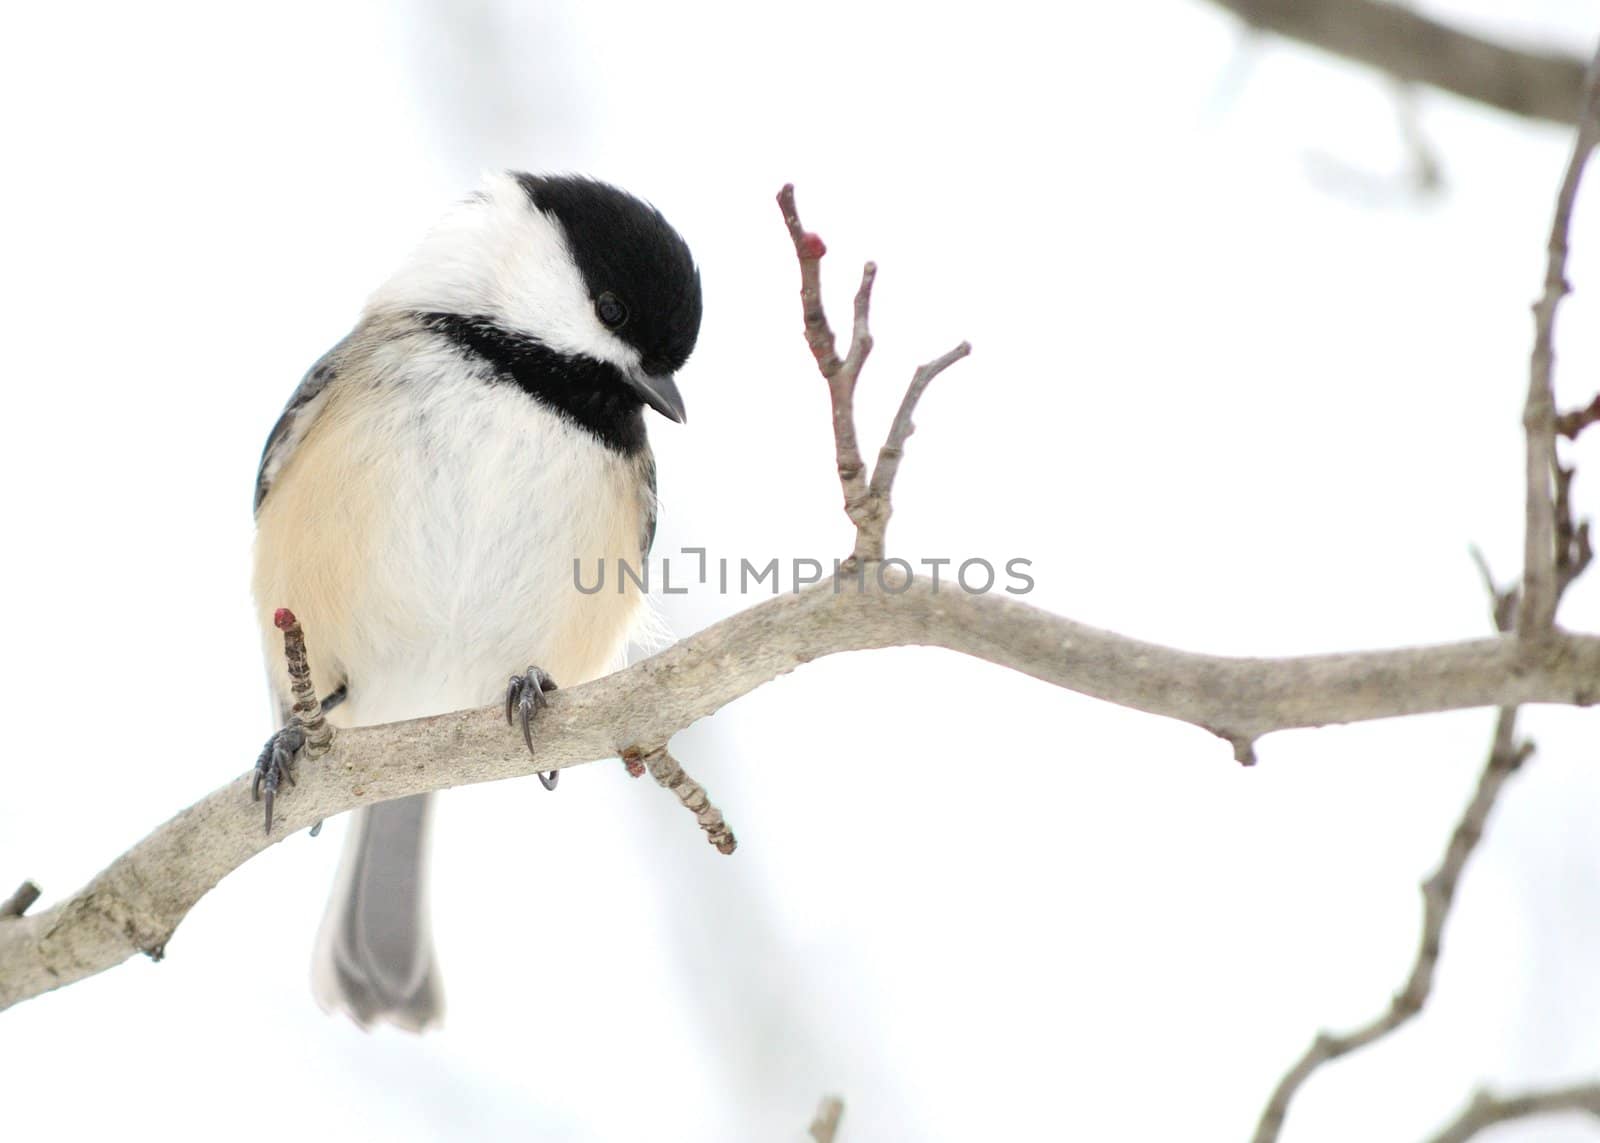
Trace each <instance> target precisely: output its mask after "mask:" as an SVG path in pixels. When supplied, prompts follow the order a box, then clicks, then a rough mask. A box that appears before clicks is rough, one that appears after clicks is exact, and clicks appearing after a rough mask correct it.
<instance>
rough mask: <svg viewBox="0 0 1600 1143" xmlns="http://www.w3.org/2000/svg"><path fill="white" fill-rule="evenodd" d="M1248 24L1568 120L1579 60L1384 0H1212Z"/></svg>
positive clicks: (1416, 78)
mask: <svg viewBox="0 0 1600 1143" xmlns="http://www.w3.org/2000/svg"><path fill="white" fill-rule="evenodd" d="M1211 2H1212V3H1213V4H1215V5H1216V6H1217V7H1219V8H1225V9H1227V10H1228V11H1229V12H1232V13H1233V14H1234V15H1236V16H1238V17H1239V18H1240V19H1241V20H1243V21H1244V22H1245V23H1246V24H1247V25H1249V26H1250V27H1252V28H1261V29H1265V30H1267V31H1271V32H1275V33H1277V34H1278V35H1281V36H1287V37H1290V38H1291V39H1296V40H1300V41H1302V42H1304V43H1307V44H1310V45H1312V46H1313V47H1317V48H1321V49H1322V50H1323V51H1326V52H1331V53H1333V54H1334V55H1337V56H1342V57H1343V58H1345V59H1348V60H1352V61H1354V62H1356V63H1361V64H1366V65H1367V66H1369V67H1373V68H1376V69H1378V70H1379V71H1382V72H1384V73H1386V74H1388V75H1391V76H1393V77H1394V78H1396V79H1398V80H1402V81H1407V82H1413V83H1423V84H1427V85H1428V86H1430V87H1436V88H1439V89H1440V90H1442V91H1448V92H1450V93H1452V94H1454V95H1459V96H1461V97H1462V98H1464V99H1471V100H1474V101H1475V102H1478V103H1483V104H1487V105H1488V106H1490V107H1496V108H1499V109H1500V110H1501V111H1509V112H1511V113H1513V114H1515V115H1525V116H1528V117H1529V118H1533V119H1548V120H1551V121H1553V122H1557V123H1572V122H1575V121H1576V120H1577V118H1578V108H1579V100H1580V99H1581V97H1582V93H1583V91H1584V82H1583V77H1584V61H1583V59H1582V58H1580V57H1577V56H1573V55H1569V54H1567V53H1565V52H1560V51H1548V50H1540V49H1537V48H1531V47H1511V46H1508V45H1505V44H1500V43H1496V42H1495V41H1493V40H1489V39H1485V38H1483V37H1481V36H1475V35H1472V34H1471V33H1469V32H1463V31H1459V30H1457V29H1455V28H1452V27H1450V26H1449V25H1448V24H1443V23H1440V22H1439V21H1438V20H1434V19H1432V18H1430V17H1428V16H1424V15H1422V14H1420V13H1417V12H1412V11H1408V10H1407V9H1405V8H1402V7H1399V6H1397V5H1394V4H1388V3H1383V2H1382V0H1211Z"/></svg>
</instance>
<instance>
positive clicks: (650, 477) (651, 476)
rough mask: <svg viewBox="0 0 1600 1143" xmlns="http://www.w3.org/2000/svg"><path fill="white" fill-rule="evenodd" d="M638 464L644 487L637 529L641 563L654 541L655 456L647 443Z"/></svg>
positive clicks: (648, 553) (648, 554) (646, 556)
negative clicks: (642, 512)
mask: <svg viewBox="0 0 1600 1143" xmlns="http://www.w3.org/2000/svg"><path fill="white" fill-rule="evenodd" d="M640 465H641V468H642V469H643V471H642V472H641V473H640V478H641V479H642V480H643V481H644V488H645V497H644V520H643V521H642V523H641V524H640V529H639V563H640V564H641V565H642V564H643V563H644V561H645V560H647V559H649V558H650V549H651V547H652V546H654V544H655V542H656V457H655V454H654V453H653V452H651V451H650V448H649V446H648V445H647V446H645V450H644V458H643V460H641V461H640Z"/></svg>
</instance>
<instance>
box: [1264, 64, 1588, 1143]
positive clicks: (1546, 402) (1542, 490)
mask: <svg viewBox="0 0 1600 1143" xmlns="http://www.w3.org/2000/svg"><path fill="white" fill-rule="evenodd" d="M1583 108H1584V112H1583V115H1582V117H1581V119H1580V122H1579V126H1578V131H1577V138H1576V140H1575V142H1574V144H1573V151H1572V157H1571V159H1570V161H1569V162H1568V164H1567V169H1566V174H1565V176H1564V178H1563V179H1562V183H1561V189H1560V191H1559V193H1558V195H1557V199H1556V210H1555V220H1554V222H1553V223H1552V226H1551V232H1550V239H1549V258H1548V263H1547V267H1546V272H1545V283H1544V293H1543V296H1542V297H1541V298H1540V300H1539V302H1538V303H1537V304H1536V305H1535V306H1534V315H1535V338H1534V351H1533V354H1532V359H1531V365H1530V369H1529V385H1528V396H1527V403H1526V406H1525V409H1524V414H1523V426H1524V429H1525V432H1526V435H1527V466H1526V473H1525V475H1526V511H1527V522H1526V547H1525V553H1524V570H1523V580H1522V583H1521V585H1520V588H1510V589H1506V590H1502V589H1500V588H1499V587H1497V586H1496V584H1495V582H1494V577H1493V575H1492V574H1491V573H1490V570H1489V566H1488V564H1487V563H1486V562H1485V561H1484V558H1483V555H1482V554H1481V553H1480V552H1478V551H1477V550H1476V549H1474V550H1473V552H1472V556H1473V559H1474V561H1475V562H1476V563H1477V566H1478V570H1479V572H1480V573H1481V574H1482V576H1483V580H1484V586H1485V588H1486V589H1487V591H1488V593H1489V600H1490V613H1491V615H1492V616H1493V619H1494V624H1495V628H1496V629H1497V630H1498V631H1499V632H1500V633H1501V634H1502V635H1506V634H1511V633H1512V632H1513V631H1514V632H1515V633H1516V635H1517V636H1518V637H1519V638H1521V639H1523V640H1536V639H1542V638H1548V637H1549V635H1550V633H1551V631H1552V630H1553V627H1554V618H1555V613H1556V608H1557V606H1558V605H1559V604H1560V601H1561V596H1562V594H1563V593H1564V592H1565V591H1566V589H1567V588H1568V587H1569V586H1570V585H1571V584H1572V582H1573V581H1574V580H1575V579H1576V578H1577V577H1578V576H1579V575H1580V574H1582V572H1583V571H1584V569H1585V568H1586V567H1587V566H1588V564H1589V562H1590V559H1591V557H1592V552H1591V550H1590V545H1589V529H1588V524H1587V522H1585V523H1582V524H1575V523H1574V521H1573V518H1572V504H1571V497H1570V492H1571V482H1572V477H1573V472H1572V470H1571V469H1568V468H1563V467H1562V466H1561V465H1560V464H1559V463H1558V461H1557V459H1556V452H1555V438H1556V428H1557V424H1556V415H1555V401H1554V389H1553V369H1554V351H1553V344H1554V328H1555V316H1556V309H1557V307H1558V306H1559V304H1560V302H1561V299H1562V297H1564V296H1565V295H1566V294H1567V293H1568V292H1569V289H1570V287H1569V286H1568V285H1567V282H1566V258H1567V234H1568V229H1569V227H1570V225H1571V221H1572V209H1573V203H1574V201H1575V199H1576V196H1577V189H1578V185H1579V182H1580V180H1581V178H1582V175H1583V168H1584V164H1585V163H1586V162H1587V161H1588V157H1589V154H1590V152H1591V150H1592V149H1593V146H1594V142H1595V132H1596V129H1597V127H1600V123H1597V121H1596V115H1597V112H1600V48H1597V49H1596V53H1595V56H1594V60H1593V62H1592V63H1591V64H1590V67H1589V72H1588V76H1587V86H1586V88H1585V89H1584V98H1583ZM1516 723H1517V707H1516V706H1514V705H1504V706H1502V707H1501V708H1500V712H1499V716H1498V717H1497V719H1496V721H1495V731H1494V739H1493V744H1492V746H1491V748H1490V751H1489V760H1488V762H1487V764H1486V765H1485V767H1484V770H1483V773H1482V775H1481V776H1480V777H1479V779H1478V786H1477V789H1476V791H1475V792H1474V794H1473V797H1472V800H1471V801H1470V802H1469V803H1468V804H1467V808H1466V810H1465V812H1464V813H1463V814H1462V816H1461V819H1460V821H1459V822H1458V823H1457V825H1456V828H1455V830H1454V831H1453V832H1452V833H1451V835H1450V842H1449V844H1448V846H1447V847H1446V849H1445V854H1444V858H1443V860H1442V861H1441V862H1440V865H1439V868H1438V869H1437V870H1435V871H1434V873H1433V875H1432V876H1431V877H1429V878H1428V879H1427V880H1426V881H1425V882H1423V885H1422V892H1423V921H1422V937H1421V940H1420V941H1419V943H1418V947H1417V953H1416V956H1415V958H1414V959H1413V961H1412V966H1411V972H1410V975H1409V976H1408V977H1407V979H1406V983H1405V985H1404V987H1402V988H1401V990H1400V991H1399V992H1398V993H1397V994H1396V995H1395V996H1394V998H1393V999H1392V1000H1391V1001H1390V1003H1389V1007H1388V1009H1387V1011H1385V1012H1384V1013H1383V1014H1381V1015H1380V1016H1378V1017H1376V1018H1374V1019H1373V1020H1371V1021H1369V1022H1368V1023H1366V1024H1363V1025H1362V1026H1360V1027H1359V1028H1356V1029H1354V1030H1353V1031H1350V1032H1345V1033H1342V1034H1333V1033H1328V1032H1322V1033H1319V1034H1318V1035H1317V1036H1316V1037H1315V1038H1314V1039H1313V1040H1312V1042H1311V1045H1310V1047H1308V1048H1307V1049H1306V1050H1305V1052H1304V1053H1302V1054H1301V1056H1300V1057H1299V1059H1297V1060H1296V1061H1295V1062H1294V1064H1293V1065H1291V1066H1290V1068H1289V1070H1288V1071H1287V1072H1286V1073H1284V1075H1283V1078H1282V1079H1280V1080H1279V1081H1278V1084H1277V1086H1276V1087H1275V1088H1274V1089H1273V1091H1272V1094H1271V1096H1270V1097H1269V1098H1268V1100H1267V1104H1266V1107H1265V1108H1264V1109H1263V1110H1262V1113H1261V1118H1260V1120H1259V1121H1258V1122H1257V1124H1256V1132H1255V1136H1254V1139H1255V1143H1274V1141H1275V1140H1277V1138H1278V1137H1279V1134H1280V1133H1281V1132H1282V1129H1283V1123H1284V1119H1285V1118H1286V1116H1287V1115H1288V1112H1289V1105H1290V1102H1291V1101H1292V1100H1293V1098H1294V1096H1295V1094H1296V1093H1297V1092H1298V1091H1299V1090H1300V1088H1301V1087H1302V1086H1303V1085H1304V1084H1305V1082H1306V1081H1307V1080H1308V1079H1309V1078H1310V1077H1311V1075H1312V1073H1314V1072H1315V1071H1316V1070H1317V1069H1318V1068H1320V1067H1321V1066H1322V1065H1324V1064H1326V1063H1330V1062H1332V1061H1333V1060H1336V1059H1338V1058H1340V1057H1341V1056H1345V1055H1348V1054H1349V1053H1351V1052H1354V1051H1356V1050H1358V1049H1360V1048H1364V1047H1366V1046H1367V1045H1369V1044H1371V1043H1373V1042H1375V1041H1377V1040H1380V1039H1383V1038H1384V1037H1385V1036H1388V1035H1389V1034H1390V1033H1392V1032H1394V1031H1395V1030H1397V1029H1398V1028H1400V1027H1402V1026H1403V1025H1405V1024H1406V1023H1407V1022H1409V1021H1410V1020H1412V1019H1413V1018H1415V1017H1416V1016H1417V1015H1418V1014H1419V1013H1420V1012H1421V1011H1422V1009H1423V1007H1424V1005H1426V1004H1427V1001H1428V998H1429V996H1430V995H1431V994H1432V992H1433V979H1434V973H1435V971H1436V969H1437V968H1438V963H1439V955H1440V950H1441V948H1442V945H1443V940H1444V929H1445V923H1446V921H1447V920H1448V919H1449V916H1450V910H1451V907H1452V906H1453V905H1454V904H1455V899H1456V890H1457V888H1458V887H1459V885H1460V882H1461V875H1462V872H1463V870H1464V869H1465V868H1466V863H1467V860H1468V859H1469V858H1470V857H1471V856H1472V854H1473V852H1474V851H1475V850H1476V848H1477V846H1478V843H1479V842H1480V841H1481V840H1482V838H1483V833H1484V829H1485V828H1486V825H1487V823H1488V819H1489V814H1490V812H1491V811H1492V810H1493V809H1494V805H1495V802H1496V800H1497V799H1498V798H1499V796H1500V793H1501V791H1502V790H1503V789H1504V787H1505V785H1506V782H1507V780H1508V779H1509V778H1510V777H1511V775H1512V774H1514V773H1515V772H1516V771H1517V769H1518V768H1519V767H1520V766H1521V765H1522V763H1523V762H1524V761H1525V760H1526V759H1527V758H1528V757H1529V755H1531V754H1532V753H1533V746H1532V744H1531V743H1526V742H1524V743H1518V742H1517V741H1516ZM1519 1106H1527V1107H1530V1108H1535V1109H1536V1110H1537V1109H1541V1107H1542V1105H1540V1104H1539V1103H1538V1102H1537V1101H1534V1100H1531V1099H1528V1098H1524V1099H1521V1100H1518V1099H1512V1100H1507V1101H1489V1102H1488V1103H1482V1102H1481V1101H1476V1102H1474V1104H1473V1105H1472V1107H1470V1108H1469V1109H1468V1112H1466V1113H1463V1117H1462V1119H1461V1120H1460V1121H1458V1122H1459V1124H1461V1126H1458V1127H1455V1128H1452V1129H1448V1130H1447V1131H1446V1133H1445V1135H1444V1136H1443V1138H1447V1139H1455V1138H1459V1139H1465V1138H1467V1137H1468V1136H1470V1135H1471V1134H1473V1133H1474V1132H1475V1131H1477V1130H1479V1129H1480V1128H1481V1127H1485V1126H1489V1125H1490V1124H1491V1123H1494V1122H1500V1121H1502V1120H1504V1119H1510V1118H1515V1117H1516V1114H1515V1113H1514V1111H1513V1110H1512V1109H1514V1108H1516V1107H1519ZM1485 1107H1492V1108H1494V1109H1495V1113H1496V1115H1497V1116H1498V1118H1484V1115H1487V1114H1488V1113H1487V1112H1485V1111H1484V1108H1485ZM1475 1109H1476V1112H1477V1113H1479V1115H1478V1119H1479V1120H1481V1122H1478V1120H1474V1119H1471V1118H1470V1115H1471V1114H1473V1113H1474V1111H1475ZM1534 1113H1535V1111H1528V1112H1525V1114H1534ZM1474 1122H1476V1123H1477V1126H1472V1124H1473V1123H1474ZM1459 1132H1464V1133H1459Z"/></svg>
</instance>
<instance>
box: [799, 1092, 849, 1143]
mask: <svg viewBox="0 0 1600 1143" xmlns="http://www.w3.org/2000/svg"><path fill="white" fill-rule="evenodd" d="M843 1118H844V1100H842V1099H840V1098H839V1097H838V1096H836V1095H825V1096H823V1097H822V1102H821V1103H819V1104H817V1114H816V1115H815V1116H813V1117H812V1120H811V1129H810V1131H808V1132H807V1134H808V1135H810V1136H811V1139H812V1143H836V1141H837V1139H838V1136H839V1121H840V1120H841V1119H843Z"/></svg>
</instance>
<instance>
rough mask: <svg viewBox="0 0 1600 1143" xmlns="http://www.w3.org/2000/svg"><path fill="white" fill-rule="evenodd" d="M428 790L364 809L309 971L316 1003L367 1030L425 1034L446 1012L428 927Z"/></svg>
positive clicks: (353, 827) (354, 823) (353, 825)
mask: <svg viewBox="0 0 1600 1143" xmlns="http://www.w3.org/2000/svg"><path fill="white" fill-rule="evenodd" d="M431 803H432V797H431V795H428V794H421V795H418V796H416V797H411V798H399V799H397V800H395V801H392V802H381V803H379V804H378V805H375V806H369V807H367V808H366V809H362V810H357V811H356V812H355V817H354V820H353V821H352V822H351V823H350V830H349V837H348V840H347V841H346V842H345V850H344V856H343V858H342V859H341V860H340V863H339V875H338V877H337V879H336V880H335V881H334V886H333V896H332V897H331V898H330V899H329V901H328V911H327V913H326V914H325V915H324V916H323V918H322V930H321V932H319V933H318V935H317V950H316V956H315V960H314V962H313V964H312V969H311V987H312V991H313V992H314V993H315V994H316V997H317V1002H318V1003H319V1004H321V1005H322V1007H323V1008H325V1009H327V1010H329V1011H339V1012H347V1013H349V1015H350V1016H351V1018H352V1019H354V1020H355V1021H356V1023H358V1024H360V1025H361V1026H362V1027H366V1026H367V1025H369V1024H371V1023H372V1022H373V1021H376V1020H384V1021H388V1022H389V1023H392V1024H396V1025H398V1026H399V1027H401V1028H405V1029H407V1030H408V1031H412V1032H420V1031H422V1029H424V1028H426V1027H427V1026H428V1025H430V1024H434V1023H437V1022H438V1021H439V1019H440V1018H441V1017H442V1016H443V1015H444V991H443V989H442V987H441V986H440V983H439V970H438V967H437V965H436V964H435V963H434V956H433V938H432V936H431V935H430V932H429V926H428V894H427V856H428V821H429V818H430V816H431V814H430V810H431V808H432V807H431Z"/></svg>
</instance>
